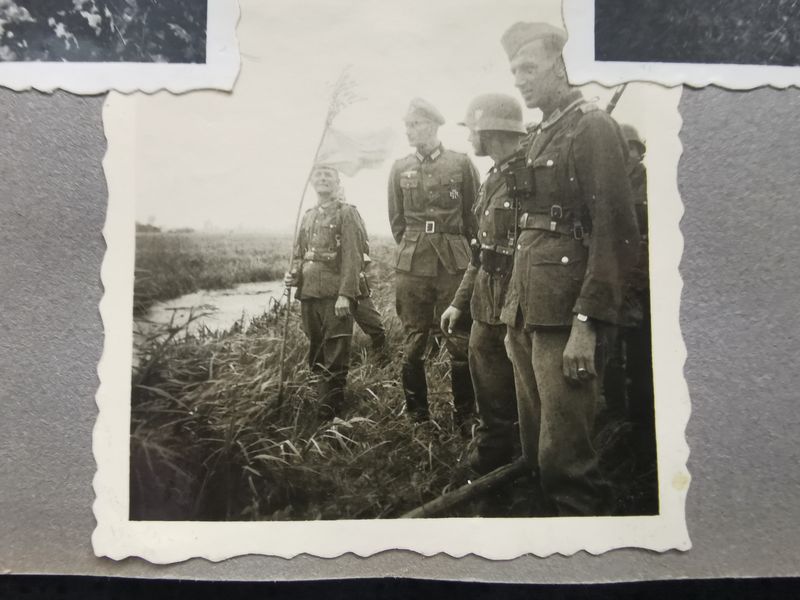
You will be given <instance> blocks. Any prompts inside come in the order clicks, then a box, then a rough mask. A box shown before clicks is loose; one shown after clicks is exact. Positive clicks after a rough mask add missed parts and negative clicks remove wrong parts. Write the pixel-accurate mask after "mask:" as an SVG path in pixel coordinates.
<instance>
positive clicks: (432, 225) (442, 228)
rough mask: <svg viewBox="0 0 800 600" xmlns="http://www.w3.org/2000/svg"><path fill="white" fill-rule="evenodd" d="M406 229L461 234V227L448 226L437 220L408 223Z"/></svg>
mask: <svg viewBox="0 0 800 600" xmlns="http://www.w3.org/2000/svg"><path fill="white" fill-rule="evenodd" d="M406 231H422V232H424V233H455V234H461V233H462V231H461V228H460V227H448V226H447V225H442V224H440V223H437V222H436V221H425V222H424V223H407V224H406Z"/></svg>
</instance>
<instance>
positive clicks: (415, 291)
mask: <svg viewBox="0 0 800 600" xmlns="http://www.w3.org/2000/svg"><path fill="white" fill-rule="evenodd" d="M463 276H464V272H463V271H459V272H458V273H456V274H450V273H448V272H446V271H444V272H443V273H440V274H439V275H437V276H435V277H428V276H422V275H413V274H411V273H406V272H403V271H398V272H397V275H396V279H395V282H396V297H395V305H396V309H397V316H398V317H400V321H401V322H402V323H403V332H404V334H405V339H404V345H403V349H404V351H405V360H406V362H411V361H422V360H424V358H425V350H426V348H427V345H428V338H429V337H430V332H431V330H433V331H434V332H438V331H439V318H440V317H441V316H442V313H443V312H444V311H445V309H446V308H447V307H448V306H450V303H451V302H452V301H453V297H454V296H455V294H456V290H457V289H458V286H459V285H460V284H461V279H462V277H463ZM466 339H467V336H466V335H453V336H447V337H445V339H444V344H445V347H446V348H447V352H448V354H449V355H450V360H451V361H453V362H458V363H463V364H466V362H467V351H468V350H467V348H468V345H467V342H466Z"/></svg>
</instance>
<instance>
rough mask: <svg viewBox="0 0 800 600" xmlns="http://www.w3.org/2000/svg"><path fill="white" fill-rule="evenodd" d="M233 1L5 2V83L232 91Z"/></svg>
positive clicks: (1, 31)
mask: <svg viewBox="0 0 800 600" xmlns="http://www.w3.org/2000/svg"><path fill="white" fill-rule="evenodd" d="M236 15H237V5H236V2H235V0H169V1H165V0H70V1H65V0H0V85H5V86H7V87H11V88H13V89H25V88H28V87H34V88H37V89H41V90H44V91H50V90H51V89H53V88H56V87H60V88H64V89H67V90H69V91H73V92H75V93H99V92H101V91H107V90H108V89H118V90H120V91H133V90H134V89H142V90H144V91H156V90H157V89H169V90H171V91H175V92H179V91H188V90H190V89H201V88H219V89H230V87H231V86H232V84H233V81H234V79H235V76H236V71H237V67H238V51H237V49H236V40H235V31H234V29H235V25H236Z"/></svg>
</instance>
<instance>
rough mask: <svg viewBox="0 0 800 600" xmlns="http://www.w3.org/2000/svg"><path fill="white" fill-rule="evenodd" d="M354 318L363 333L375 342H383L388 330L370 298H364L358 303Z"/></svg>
mask: <svg viewBox="0 0 800 600" xmlns="http://www.w3.org/2000/svg"><path fill="white" fill-rule="evenodd" d="M353 318H354V319H355V322H356V325H358V326H359V327H360V328H361V331H363V332H364V333H366V334H367V335H368V336H369V337H370V339H372V340H373V341H375V340H383V338H384V337H386V329H385V328H384V326H383V320H382V319H381V313H379V312H378V309H377V308H375V304H374V303H373V302H372V298H370V297H369V296H364V297H363V298H359V299H358V300H357V301H356V308H355V312H354V313H353Z"/></svg>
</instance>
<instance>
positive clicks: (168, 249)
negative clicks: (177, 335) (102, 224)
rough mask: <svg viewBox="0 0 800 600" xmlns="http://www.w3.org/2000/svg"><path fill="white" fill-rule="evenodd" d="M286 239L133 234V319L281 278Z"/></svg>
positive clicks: (236, 235) (202, 234) (250, 235)
mask: <svg viewBox="0 0 800 600" xmlns="http://www.w3.org/2000/svg"><path fill="white" fill-rule="evenodd" d="M290 248H291V239H290V238H289V237H285V238H275V237H274V236H273V237H270V236H268V235H259V234H224V233H137V235H136V270H135V280H134V286H133V300H134V304H133V306H134V313H135V314H141V313H143V312H145V311H146V310H147V309H148V308H149V307H150V305H152V304H153V303H154V302H157V301H159V300H169V299H171V298H177V297H178V296H182V295H184V294H189V293H191V292H196V291H198V290H201V289H221V288H229V287H232V286H234V285H236V284H237V283H249V282H255V281H272V280H275V279H279V278H280V277H282V276H283V271H284V268H285V264H286V262H287V261H288V257H289V251H290Z"/></svg>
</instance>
